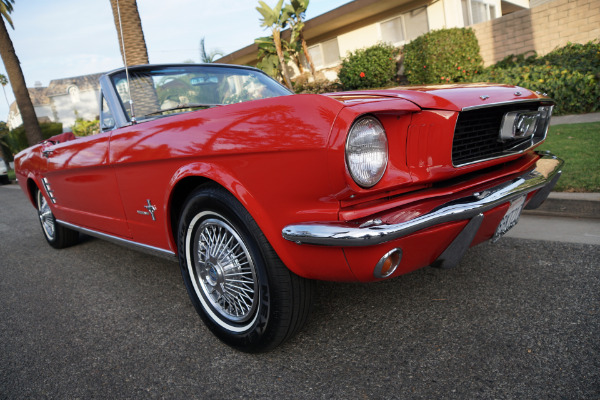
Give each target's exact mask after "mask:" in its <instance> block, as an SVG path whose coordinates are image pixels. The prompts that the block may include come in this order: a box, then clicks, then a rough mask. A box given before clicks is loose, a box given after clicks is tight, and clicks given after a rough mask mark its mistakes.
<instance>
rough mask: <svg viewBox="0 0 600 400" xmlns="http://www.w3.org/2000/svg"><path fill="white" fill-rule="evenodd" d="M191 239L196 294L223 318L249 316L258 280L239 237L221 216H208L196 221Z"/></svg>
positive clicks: (254, 304) (238, 319)
mask: <svg viewBox="0 0 600 400" xmlns="http://www.w3.org/2000/svg"><path fill="white" fill-rule="evenodd" d="M193 243H194V249H193V253H192V256H193V257H194V271H193V273H194V275H195V276H194V280H195V281H196V284H197V287H198V289H199V291H200V293H199V294H200V295H201V296H202V297H203V298H204V299H205V300H206V301H208V303H209V304H210V307H211V308H212V309H213V310H214V311H216V312H217V313H218V315H219V316H220V317H221V318H223V317H224V318H225V320H227V321H230V322H234V323H244V322H246V321H248V320H250V319H252V318H253V317H254V316H255V311H256V308H257V307H258V282H257V276H256V271H255V267H254V262H253V260H252V257H251V256H250V253H249V251H248V248H247V247H246V244H245V243H244V241H243V240H242V239H241V237H240V236H239V235H238V234H237V232H236V231H235V230H234V229H233V228H232V227H231V226H230V225H229V224H227V223H226V222H224V221H222V220H221V219H216V218H208V219H205V220H203V221H202V222H201V223H200V225H199V227H198V229H197V230H196V233H195V236H194V242H193Z"/></svg>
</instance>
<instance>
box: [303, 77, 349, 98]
mask: <svg viewBox="0 0 600 400" xmlns="http://www.w3.org/2000/svg"><path fill="white" fill-rule="evenodd" d="M340 90H342V85H341V84H340V83H339V82H331V81H328V80H327V79H320V80H317V81H314V82H308V81H296V82H295V83H294V91H295V92H296V93H298V94H300V93H314V94H321V93H331V92H337V91H340Z"/></svg>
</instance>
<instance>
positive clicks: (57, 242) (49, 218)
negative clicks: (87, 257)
mask: <svg viewBox="0 0 600 400" xmlns="http://www.w3.org/2000/svg"><path fill="white" fill-rule="evenodd" d="M36 204H37V210H38V217H39V218H40V223H41V225H42V232H44V237H45V238H46V241H47V242H48V244H50V246H52V247H54V248H55V249H63V248H65V247H69V246H72V245H74V244H75V243H77V241H78V240H79V233H78V232H77V231H74V230H72V229H69V228H65V227H64V226H62V225H60V224H58V223H57V222H56V218H54V214H52V210H51V209H50V205H49V204H48V201H47V200H46V198H45V197H44V195H43V194H42V191H41V190H38V191H37V193H36Z"/></svg>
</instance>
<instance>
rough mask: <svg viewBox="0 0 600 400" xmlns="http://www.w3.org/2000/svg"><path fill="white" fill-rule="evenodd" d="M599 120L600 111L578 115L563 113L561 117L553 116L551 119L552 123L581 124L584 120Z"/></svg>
mask: <svg viewBox="0 0 600 400" xmlns="http://www.w3.org/2000/svg"><path fill="white" fill-rule="evenodd" d="M598 121H600V112H599V113H589V114H578V115H561V116H559V117H552V119H551V120H550V125H561V124H580V123H583V122H598Z"/></svg>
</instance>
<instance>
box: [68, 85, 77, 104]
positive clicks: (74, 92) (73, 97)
mask: <svg viewBox="0 0 600 400" xmlns="http://www.w3.org/2000/svg"><path fill="white" fill-rule="evenodd" d="M67 91H68V92H69V96H70V97H71V103H79V88H78V87H77V86H71V87H69V89H68V90H67Z"/></svg>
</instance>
